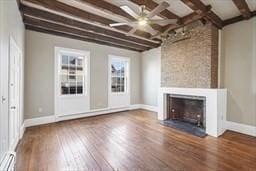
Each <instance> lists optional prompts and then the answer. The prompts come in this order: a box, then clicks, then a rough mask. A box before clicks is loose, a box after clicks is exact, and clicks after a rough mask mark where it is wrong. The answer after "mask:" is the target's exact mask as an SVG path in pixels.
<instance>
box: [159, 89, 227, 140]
mask: <svg viewBox="0 0 256 171" xmlns="http://www.w3.org/2000/svg"><path fill="white" fill-rule="evenodd" d="M168 94H177V95H188V96H203V97H205V98H206V133H207V134H209V135H211V136H214V137H218V136H220V135H221V134H222V133H223V132H224V131H225V121H226V106H227V105H226V104H227V89H204V88H173V87H161V88H160V89H159V96H158V107H159V108H158V119H159V120H165V119H166V118H167V107H166V96H167V95H168Z"/></svg>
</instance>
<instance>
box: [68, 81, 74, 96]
mask: <svg viewBox="0 0 256 171" xmlns="http://www.w3.org/2000/svg"><path fill="white" fill-rule="evenodd" d="M69 84H70V90H69V91H70V94H76V82H69Z"/></svg>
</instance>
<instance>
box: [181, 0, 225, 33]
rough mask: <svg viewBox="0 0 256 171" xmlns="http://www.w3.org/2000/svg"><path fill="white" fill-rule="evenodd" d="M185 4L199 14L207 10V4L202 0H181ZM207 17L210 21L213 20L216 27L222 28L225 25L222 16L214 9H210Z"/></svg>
mask: <svg viewBox="0 0 256 171" xmlns="http://www.w3.org/2000/svg"><path fill="white" fill-rule="evenodd" d="M181 1H182V2H183V3H184V4H186V5H187V6H188V7H190V8H191V9H192V10H194V11H195V12H196V13H197V14H202V13H204V12H205V11H206V10H207V6H206V5H205V4H204V3H202V2H201V0H181ZM205 18H207V19H208V20H209V21H210V22H212V23H213V24H214V25H215V26H216V27H218V28H219V29H221V28H222V27H223V23H222V20H221V18H220V17H219V16H218V15H216V14H215V13H214V12H213V11H212V10H210V11H209V12H208V13H207V14H206V16H205Z"/></svg>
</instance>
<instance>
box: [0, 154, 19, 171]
mask: <svg viewBox="0 0 256 171" xmlns="http://www.w3.org/2000/svg"><path fill="white" fill-rule="evenodd" d="M15 163H16V153H15V152H8V153H7V154H6V156H5V158H4V160H3V161H2V163H1V164H0V171H14V170H15Z"/></svg>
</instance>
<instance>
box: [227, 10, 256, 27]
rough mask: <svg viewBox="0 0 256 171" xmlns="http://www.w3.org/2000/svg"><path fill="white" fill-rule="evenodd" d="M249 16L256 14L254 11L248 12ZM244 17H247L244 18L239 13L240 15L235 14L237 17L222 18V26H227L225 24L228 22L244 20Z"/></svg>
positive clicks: (228, 23)
mask: <svg viewBox="0 0 256 171" xmlns="http://www.w3.org/2000/svg"><path fill="white" fill-rule="evenodd" d="M250 16H251V17H254V16H256V11H252V12H250ZM245 19H247V18H244V16H243V15H240V16H237V17H233V18H230V19H227V20H224V21H223V24H224V26H227V25H230V24H234V23H237V22H239V21H243V20H245Z"/></svg>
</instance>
